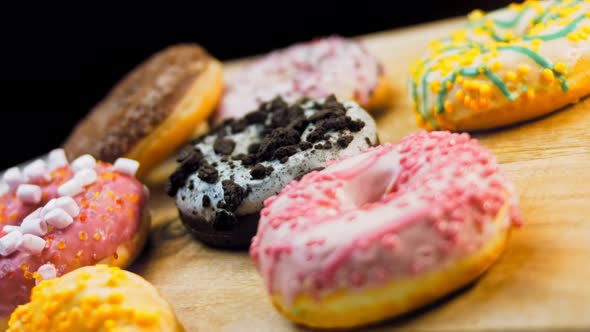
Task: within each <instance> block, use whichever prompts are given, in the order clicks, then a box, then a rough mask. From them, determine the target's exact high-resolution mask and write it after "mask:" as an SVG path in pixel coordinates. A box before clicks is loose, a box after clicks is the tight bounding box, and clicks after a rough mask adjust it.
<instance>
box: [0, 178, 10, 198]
mask: <svg viewBox="0 0 590 332" xmlns="http://www.w3.org/2000/svg"><path fill="white" fill-rule="evenodd" d="M8 192H10V186H9V185H8V184H7V183H5V182H4V181H0V196H2V195H5V194H8Z"/></svg>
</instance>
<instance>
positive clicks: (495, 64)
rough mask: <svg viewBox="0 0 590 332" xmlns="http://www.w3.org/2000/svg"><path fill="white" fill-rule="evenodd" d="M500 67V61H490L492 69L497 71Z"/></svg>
mask: <svg viewBox="0 0 590 332" xmlns="http://www.w3.org/2000/svg"><path fill="white" fill-rule="evenodd" d="M500 69H502V63H501V62H499V61H495V62H494V63H492V70H493V71H498V70H500Z"/></svg>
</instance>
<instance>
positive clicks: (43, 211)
mask: <svg viewBox="0 0 590 332" xmlns="http://www.w3.org/2000/svg"><path fill="white" fill-rule="evenodd" d="M56 202H57V199H56V198H52V199H50V200H49V202H47V204H45V206H44V207H42V208H41V217H43V216H44V215H45V214H46V213H47V212H49V211H51V210H53V209H55V203H56Z"/></svg>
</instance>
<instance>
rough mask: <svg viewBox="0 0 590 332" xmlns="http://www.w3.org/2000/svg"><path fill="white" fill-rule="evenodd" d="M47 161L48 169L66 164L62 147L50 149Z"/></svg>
mask: <svg viewBox="0 0 590 332" xmlns="http://www.w3.org/2000/svg"><path fill="white" fill-rule="evenodd" d="M47 161H48V163H49V169H50V170H52V171H53V170H56V169H58V168H60V167H64V166H66V165H68V158H67V157H66V152H65V151H64V149H55V150H51V151H50V152H49V156H48V157H47Z"/></svg>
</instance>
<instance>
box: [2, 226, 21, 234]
mask: <svg viewBox="0 0 590 332" xmlns="http://www.w3.org/2000/svg"><path fill="white" fill-rule="evenodd" d="M2 230H3V231H4V232H5V233H10V232H14V231H19V232H20V227H18V226H14V225H6V226H4V228H2Z"/></svg>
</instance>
